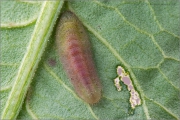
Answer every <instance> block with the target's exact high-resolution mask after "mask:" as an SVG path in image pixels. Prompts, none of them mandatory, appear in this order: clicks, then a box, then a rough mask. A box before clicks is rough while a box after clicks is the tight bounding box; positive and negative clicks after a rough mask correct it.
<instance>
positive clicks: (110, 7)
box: [0, 0, 180, 120]
mask: <svg viewBox="0 0 180 120" xmlns="http://www.w3.org/2000/svg"><path fill="white" fill-rule="evenodd" d="M5 4H9V5H11V4H12V1H8V2H6V3H1V8H2V12H1V14H2V15H1V16H2V19H1V28H3V29H1V44H2V48H1V63H0V66H1V67H0V71H1V74H2V75H1V91H0V92H1V104H2V107H1V109H0V111H1V114H2V111H3V109H4V106H5V104H6V102H7V99H8V96H9V94H10V91H11V88H12V86H13V83H14V80H15V78H16V76H17V71H18V68H19V66H20V64H21V61H22V59H23V57H24V55H25V54H26V52H27V51H26V47H27V46H28V44H29V41H30V38H31V36H32V32H33V30H34V26H35V24H36V23H35V22H33V21H34V20H36V19H34V18H37V17H38V15H39V10H40V9H41V2H33V3H29V2H17V3H14V4H17V5H14V6H16V7H14V8H19V10H17V9H15V11H16V12H12V9H8V8H6V7H4V6H3V5H5ZM17 6H22V7H17ZM9 8H11V7H9ZM12 8H13V7H12ZM26 9H27V12H26V13H28V14H23V13H24V12H23V10H26ZM64 9H70V10H71V11H72V12H74V13H75V14H76V15H77V16H78V18H79V19H80V20H81V21H82V23H83V24H84V26H85V28H86V29H87V31H88V35H89V39H90V41H91V44H92V49H93V54H94V60H95V63H96V66H97V71H98V74H99V76H100V78H101V82H102V87H103V91H102V94H103V95H102V98H101V100H100V102H99V103H97V104H95V105H88V104H87V103H85V102H84V101H82V100H81V99H80V98H79V97H78V96H77V95H76V93H75V92H74V89H73V87H72V85H71V83H70V82H69V79H68V78H67V76H66V74H65V71H64V70H63V68H62V65H61V62H60V60H59V55H58V54H57V48H56V44H55V29H54V31H53V33H52V36H51V38H50V39H49V43H48V46H47V48H46V50H45V51H44V53H43V56H41V61H40V63H39V65H38V68H37V69H36V72H35V75H34V77H33V80H32V81H33V82H32V83H31V86H30V88H29V90H28V93H27V95H26V99H25V100H24V104H23V107H22V109H21V111H20V114H19V115H18V119H37V118H38V119H150V118H151V119H168V120H169V119H180V115H179V113H180V98H179V93H180V85H179V78H180V74H179V71H180V68H179V66H180V56H179V53H180V49H179V46H180V32H179V31H180V28H179V26H180V14H179V9H180V2H179V1H178V0H172V1H169V0H163V1H160V0H159V1H157V0H144V1H142V0H133V1H131V0H127V1H121V0H114V1H112V0H100V1H96V0H93V1H90V0H89V1H84V0H82V1H80V0H77V1H76V0H74V1H71V0H70V1H69V2H66V4H64ZM12 15H13V16H14V17H12ZM19 16H20V17H19ZM35 16H36V17H35ZM29 21H30V22H29ZM12 23H13V25H12ZM34 62H35V61H34ZM118 65H122V66H123V67H124V68H125V70H126V71H128V73H129V74H130V76H131V78H132V81H133V84H134V86H135V88H136V90H137V91H138V92H139V94H140V96H141V100H142V105H140V106H138V107H136V108H135V110H134V113H133V114H130V103H129V92H128V90H127V88H126V86H125V85H123V84H122V87H123V88H122V91H121V92H118V91H117V90H116V88H115V86H114V83H113V80H114V78H116V77H117V74H116V67H117V66H118Z"/></svg>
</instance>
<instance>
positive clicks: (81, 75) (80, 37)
mask: <svg viewBox="0 0 180 120" xmlns="http://www.w3.org/2000/svg"><path fill="white" fill-rule="evenodd" d="M56 43H57V48H58V53H59V55H60V60H61V62H62V64H63V67H64V69H65V71H66V72H67V76H68V77H69V78H70V80H71V83H72V85H73V87H74V89H75V91H76V93H77V94H78V96H79V97H80V98H82V99H83V100H84V101H85V102H87V103H89V104H94V103H97V102H98V101H99V100H100V98H101V83H100V79H99V77H98V74H97V71H96V68H95V64H94V61H93V56H92V52H91V47H90V41H89V39H88V35H87V33H86V31H85V29H84V27H83V25H82V23H81V22H80V21H79V19H78V18H77V17H76V15H75V14H74V13H72V12H70V11H66V12H64V13H63V14H62V15H61V17H60V20H59V23H58V26H57V30H56Z"/></svg>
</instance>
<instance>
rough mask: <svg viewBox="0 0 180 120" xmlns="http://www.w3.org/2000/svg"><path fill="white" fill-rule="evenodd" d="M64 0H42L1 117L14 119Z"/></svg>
mask: <svg viewBox="0 0 180 120" xmlns="http://www.w3.org/2000/svg"><path fill="white" fill-rule="evenodd" d="M63 3H64V0H57V1H44V3H43V5H42V9H41V11H40V15H39V17H38V19H37V22H36V25H35V28H34V31H33V34H32V37H31V40H30V42H29V44H28V47H27V50H26V53H25V55H24V58H23V59H22V61H21V65H20V67H19V70H18V73H17V76H16V78H15V81H14V84H13V87H12V89H11V91H10V94H9V96H8V100H7V102H6V105H5V108H4V109H3V112H2V116H1V119H16V117H17V115H18V114H19V111H20V109H21V106H22V103H23V101H24V98H25V95H26V93H27V90H28V87H29V85H30V83H31V81H32V78H33V76H34V74H35V71H36V69H37V67H38V63H39V61H40V59H41V57H42V54H43V52H44V50H45V47H46V45H47V42H48V39H49V37H50V35H51V33H52V30H53V26H54V24H55V22H56V19H57V17H58V15H59V13H60V10H61V8H62V5H63Z"/></svg>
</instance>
